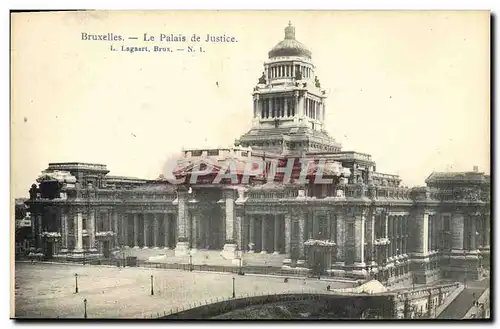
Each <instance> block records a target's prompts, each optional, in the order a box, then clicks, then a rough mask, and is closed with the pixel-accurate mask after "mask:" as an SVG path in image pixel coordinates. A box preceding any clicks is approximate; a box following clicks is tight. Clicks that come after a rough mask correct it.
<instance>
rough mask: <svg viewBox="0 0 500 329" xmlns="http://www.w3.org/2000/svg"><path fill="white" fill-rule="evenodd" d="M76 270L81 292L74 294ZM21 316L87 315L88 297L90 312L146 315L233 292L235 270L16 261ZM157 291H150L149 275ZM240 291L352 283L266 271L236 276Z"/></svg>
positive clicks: (105, 315)
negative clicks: (286, 279)
mask: <svg viewBox="0 0 500 329" xmlns="http://www.w3.org/2000/svg"><path fill="white" fill-rule="evenodd" d="M75 273H78V287H79V293H78V294H75ZM15 275H16V277H15V305H16V312H15V314H16V317H37V318H55V317H60V318H82V317H83V314H84V304H83V300H84V299H85V298H86V299H87V301H88V304H87V313H88V317H89V318H144V317H151V315H152V314H156V313H159V314H163V312H167V313H168V312H169V311H170V310H171V309H175V308H179V309H182V308H183V307H186V308H187V307H189V305H190V304H193V303H194V302H196V303H199V302H206V301H208V302H209V301H210V300H211V299H212V300H213V301H215V299H216V298H218V299H219V300H220V299H221V298H228V297H230V296H231V295H232V277H233V275H232V274H229V273H202V272H186V271H178V270H164V269H145V268H117V267H106V266H92V265H85V266H82V265H73V264H42V263H35V264H30V263H16V268H15ZM151 275H153V280H154V296H151V295H150V290H151V286H150V276H151ZM234 277H235V280H236V281H235V287H236V296H237V297H238V296H242V295H247V294H250V295H255V294H265V293H280V292H302V291H323V292H324V291H325V289H326V285H327V284H329V285H330V286H331V287H332V288H341V287H350V286H352V284H350V283H340V282H328V283H326V282H321V281H318V280H314V279H311V280H307V281H306V283H305V284H304V280H299V279H290V280H289V282H288V283H284V282H283V278H275V277H264V276H252V275H245V276H234Z"/></svg>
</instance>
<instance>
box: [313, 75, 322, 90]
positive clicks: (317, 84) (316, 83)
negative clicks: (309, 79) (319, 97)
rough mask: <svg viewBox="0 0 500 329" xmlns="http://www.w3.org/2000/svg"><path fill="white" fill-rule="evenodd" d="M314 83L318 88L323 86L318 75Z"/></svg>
mask: <svg viewBox="0 0 500 329" xmlns="http://www.w3.org/2000/svg"><path fill="white" fill-rule="evenodd" d="M314 84H315V85H316V88H321V83H319V79H318V76H315V77H314Z"/></svg>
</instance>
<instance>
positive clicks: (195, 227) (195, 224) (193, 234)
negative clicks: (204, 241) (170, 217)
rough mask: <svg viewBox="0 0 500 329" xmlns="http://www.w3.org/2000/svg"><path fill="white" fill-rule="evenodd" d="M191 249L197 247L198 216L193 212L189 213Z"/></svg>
mask: <svg viewBox="0 0 500 329" xmlns="http://www.w3.org/2000/svg"><path fill="white" fill-rule="evenodd" d="M191 227H192V229H191V249H195V250H196V249H197V248H198V216H197V215H196V214H195V213H192V214H191Z"/></svg>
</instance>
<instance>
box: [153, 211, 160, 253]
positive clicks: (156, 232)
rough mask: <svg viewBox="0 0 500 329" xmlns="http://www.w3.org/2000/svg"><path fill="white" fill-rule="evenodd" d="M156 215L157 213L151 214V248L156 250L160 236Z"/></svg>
mask: <svg viewBox="0 0 500 329" xmlns="http://www.w3.org/2000/svg"><path fill="white" fill-rule="evenodd" d="M158 215H159V214H157V213H154V214H153V248H155V249H158V238H159V235H160V232H159V231H160V227H159V223H158Z"/></svg>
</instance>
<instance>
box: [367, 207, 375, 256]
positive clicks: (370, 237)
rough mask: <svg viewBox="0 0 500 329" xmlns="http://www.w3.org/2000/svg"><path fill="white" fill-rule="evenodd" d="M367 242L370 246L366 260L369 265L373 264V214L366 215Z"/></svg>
mask: <svg viewBox="0 0 500 329" xmlns="http://www.w3.org/2000/svg"><path fill="white" fill-rule="evenodd" d="M366 226H367V232H366V236H367V242H368V245H369V246H370V248H369V250H370V254H369V255H368V257H367V258H368V260H369V262H370V263H371V264H374V263H375V214H374V213H373V214H371V215H368V220H367V225H366Z"/></svg>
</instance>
